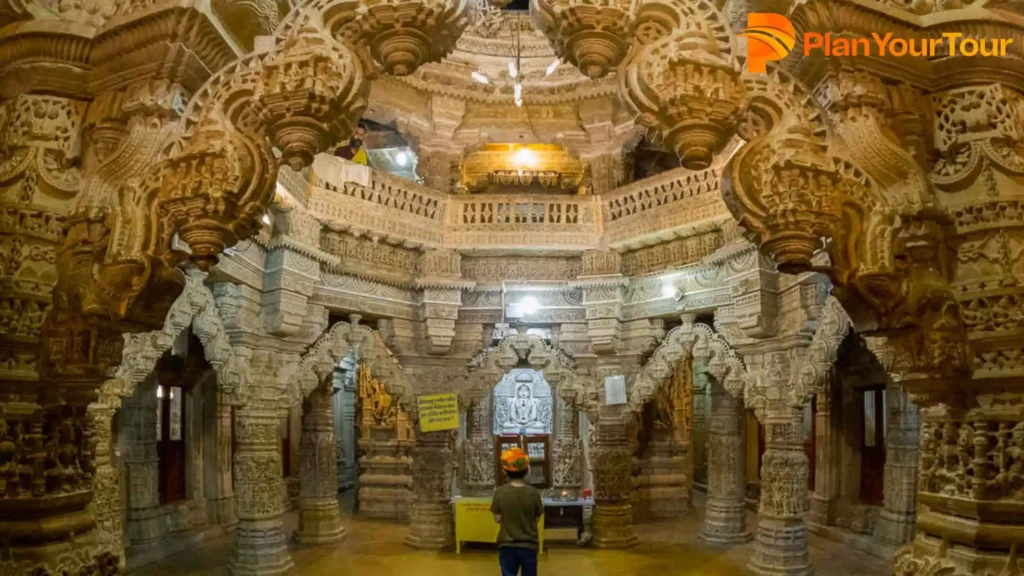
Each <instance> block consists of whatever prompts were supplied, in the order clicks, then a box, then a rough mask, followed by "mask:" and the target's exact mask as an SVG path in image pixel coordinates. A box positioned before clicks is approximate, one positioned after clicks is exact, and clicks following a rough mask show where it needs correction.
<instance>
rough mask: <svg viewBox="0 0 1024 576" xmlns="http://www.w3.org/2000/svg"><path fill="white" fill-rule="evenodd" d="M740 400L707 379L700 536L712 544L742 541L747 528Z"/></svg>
mask: <svg viewBox="0 0 1024 576" xmlns="http://www.w3.org/2000/svg"><path fill="white" fill-rule="evenodd" d="M745 416H746V415H745V412H744V409H743V401H742V400H737V399H735V398H733V397H732V395H730V394H729V393H728V392H726V390H725V388H723V387H722V386H721V385H720V384H718V383H717V382H714V381H712V382H711V428H710V430H709V434H708V456H709V462H708V500H707V508H706V510H705V513H704V530H703V532H702V533H701V537H702V538H703V539H704V540H706V541H708V542H711V543H714V544H742V543H744V542H748V541H749V540H750V538H751V536H750V532H749V531H748V530H747V506H746V500H745V496H746V492H747V490H746V488H747V476H746V451H745V450H744V440H745V438H744V436H743V425H744V419H745Z"/></svg>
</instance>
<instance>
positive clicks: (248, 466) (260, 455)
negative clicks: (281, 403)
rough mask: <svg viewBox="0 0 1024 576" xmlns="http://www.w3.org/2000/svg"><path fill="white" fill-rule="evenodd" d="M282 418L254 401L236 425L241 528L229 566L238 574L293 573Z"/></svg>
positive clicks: (241, 411) (274, 409) (237, 499)
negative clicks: (287, 528)
mask: <svg viewBox="0 0 1024 576" xmlns="http://www.w3.org/2000/svg"><path fill="white" fill-rule="evenodd" d="M280 430H281V413H280V412H279V410H278V408H277V407H275V406H259V405H258V404H256V402H255V401H250V405H248V406H244V407H242V408H240V409H239V410H238V411H237V414H236V420H235V438H236V440H237V448H236V451H235V474H236V477H235V503H236V505H237V511H238V528H237V529H236V531H235V547H234V551H233V553H232V555H231V559H230V561H229V567H230V569H231V573H232V574H235V575H243V574H244V575H250V574H251V575H258V576H265V575H274V574H284V573H286V572H288V571H289V570H291V569H292V566H293V564H292V558H291V555H290V554H289V553H288V539H287V537H286V536H285V533H284V527H283V524H282V515H283V514H284V500H283V498H282V496H283V494H284V489H283V478H282V476H281V472H282V468H281V437H280Z"/></svg>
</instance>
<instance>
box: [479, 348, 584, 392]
mask: <svg viewBox="0 0 1024 576" xmlns="http://www.w3.org/2000/svg"><path fill="white" fill-rule="evenodd" d="M523 360H525V361H526V362H527V363H529V365H530V367H531V368H533V369H534V370H539V371H540V372H541V374H543V375H544V379H545V380H547V382H548V384H551V385H552V386H554V387H555V389H556V390H557V393H558V395H559V396H560V397H561V398H562V399H563V400H565V401H566V402H569V403H573V404H579V403H581V402H582V401H583V392H584V386H583V383H582V381H581V377H580V374H579V373H578V372H577V370H576V362H575V361H574V360H573V359H572V358H570V357H569V355H568V354H566V353H565V352H563V351H562V349H561V348H558V347H557V346H553V345H552V344H551V343H550V342H548V341H546V340H544V339H543V338H541V337H540V336H535V335H532V334H512V335H509V336H507V337H506V338H505V339H503V340H502V341H501V342H499V343H498V344H497V345H495V346H491V347H489V348H485V349H483V350H482V351H481V352H480V353H479V354H477V355H476V356H474V357H473V359H472V360H470V361H469V372H468V374H467V377H466V378H467V385H466V386H465V387H463V389H462V391H461V392H460V393H459V398H460V400H461V401H462V403H463V405H468V404H469V403H470V402H472V401H473V400H478V399H479V398H481V397H483V396H484V394H485V393H486V391H487V390H489V389H490V388H491V387H493V386H494V385H495V384H497V383H498V381H499V380H501V378H502V376H504V375H505V374H506V373H507V372H508V371H509V370H511V369H513V368H515V367H516V366H518V365H519V363H520V362H521V361H523Z"/></svg>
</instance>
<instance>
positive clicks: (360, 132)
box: [334, 122, 369, 166]
mask: <svg viewBox="0 0 1024 576" xmlns="http://www.w3.org/2000/svg"><path fill="white" fill-rule="evenodd" d="M365 137H366V124H363V123H362V122H360V123H359V126H358V127H357V128H356V132H355V134H353V135H352V137H351V138H349V139H348V142H347V143H345V144H342V145H341V147H340V148H338V149H337V150H335V151H334V155H335V156H337V157H338V158H344V159H345V160H350V161H352V162H355V163H356V164H362V165H363V166H366V164H367V162H368V161H369V158H368V157H367V156H366V149H365V148H363V138H365Z"/></svg>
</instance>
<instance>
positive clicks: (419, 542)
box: [405, 432, 455, 550]
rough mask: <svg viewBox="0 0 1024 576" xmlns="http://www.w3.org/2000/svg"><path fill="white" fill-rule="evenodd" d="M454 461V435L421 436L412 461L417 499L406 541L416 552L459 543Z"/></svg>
mask: <svg viewBox="0 0 1024 576" xmlns="http://www.w3.org/2000/svg"><path fill="white" fill-rule="evenodd" d="M452 457H453V453H452V435H451V433H450V432H428V433H422V432H420V433H417V435H416V446H415V448H413V461H412V478H413V490H414V491H415V494H416V496H415V500H413V503H412V514H411V518H410V522H409V535H408V536H407V537H406V539H405V543H406V544H407V545H409V546H412V547H413V548H420V549H429V550H440V549H443V548H447V547H449V546H451V545H453V544H454V543H455V531H454V525H453V518H452V504H451V497H452V494H451V492H452V490H451V488H452Z"/></svg>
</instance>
